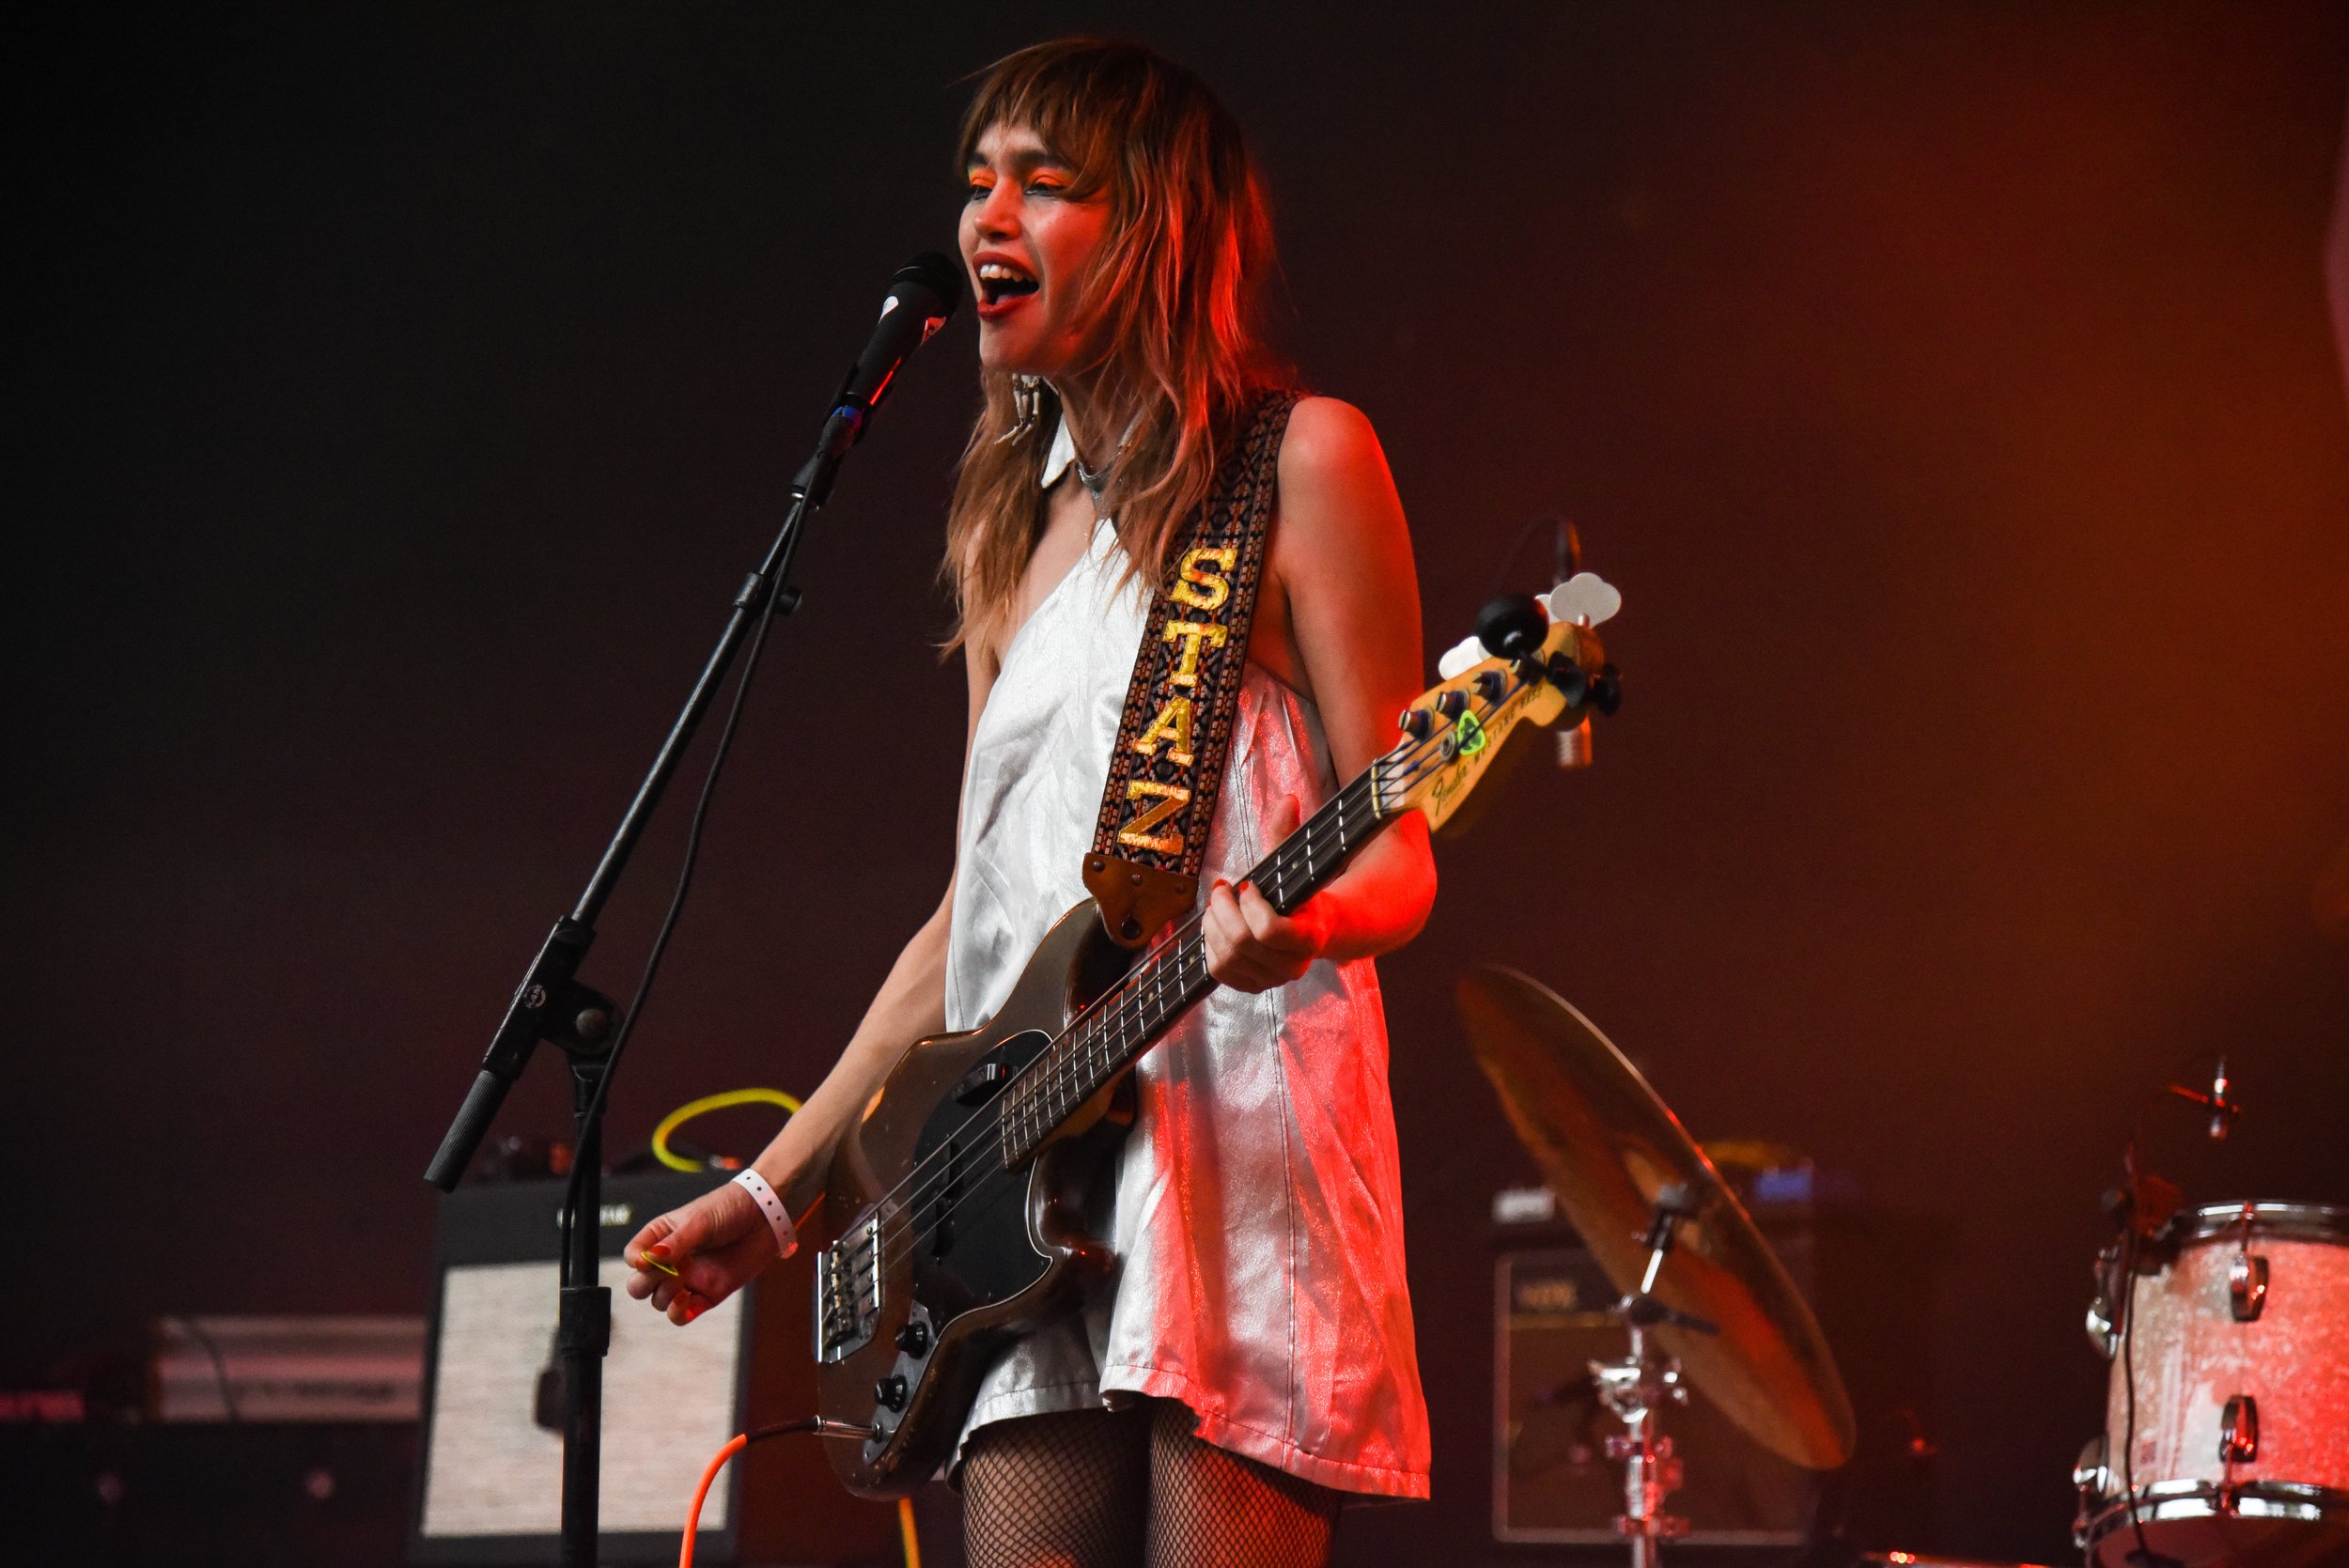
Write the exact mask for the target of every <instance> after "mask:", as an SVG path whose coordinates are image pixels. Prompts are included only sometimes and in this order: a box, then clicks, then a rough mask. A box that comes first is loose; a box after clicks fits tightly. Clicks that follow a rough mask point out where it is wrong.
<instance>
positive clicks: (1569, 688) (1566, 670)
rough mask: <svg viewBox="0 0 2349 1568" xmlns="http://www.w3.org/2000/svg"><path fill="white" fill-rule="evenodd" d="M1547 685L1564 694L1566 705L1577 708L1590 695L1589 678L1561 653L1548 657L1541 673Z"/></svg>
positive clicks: (1580, 667) (1579, 667) (1578, 666)
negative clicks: (1545, 666) (1547, 682)
mask: <svg viewBox="0 0 2349 1568" xmlns="http://www.w3.org/2000/svg"><path fill="white" fill-rule="evenodd" d="M1542 673H1543V675H1545V677H1547V678H1548V681H1549V684H1550V685H1552V686H1554V687H1556V688H1557V689H1558V690H1559V691H1562V692H1563V693H1564V694H1565V699H1566V702H1567V703H1568V705H1570V706H1580V704H1581V702H1582V699H1583V698H1585V697H1587V696H1589V695H1590V694H1591V677H1590V676H1588V675H1584V674H1583V673H1582V666H1581V665H1579V664H1577V663H1576V662H1575V661H1574V660H1571V659H1568V658H1567V657H1566V656H1565V655H1564V654H1563V653H1553V654H1551V655H1550V656H1549V664H1548V667H1547V668H1546V669H1545V670H1544V671H1543V672H1542Z"/></svg>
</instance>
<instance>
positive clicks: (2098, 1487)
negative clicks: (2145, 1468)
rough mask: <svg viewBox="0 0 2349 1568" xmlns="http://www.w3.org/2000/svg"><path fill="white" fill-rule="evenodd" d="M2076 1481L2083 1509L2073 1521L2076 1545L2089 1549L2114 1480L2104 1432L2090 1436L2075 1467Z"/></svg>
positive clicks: (2073, 1535)
mask: <svg viewBox="0 0 2349 1568" xmlns="http://www.w3.org/2000/svg"><path fill="white" fill-rule="evenodd" d="M2072 1484H2073V1485H2074V1486H2076V1487H2077V1488H2078V1489H2079V1494H2080V1511H2079V1515H2078V1517H2077V1518H2075V1519H2074V1520H2073V1521H2072V1545H2075V1546H2078V1547H2080V1548H2081V1549H2082V1550H2085V1549H2086V1548H2087V1546H2088V1541H2089V1526H2090V1525H2091V1524H2092V1523H2093V1522H2094V1520H2095V1517H2096V1514H2097V1513H2098V1511H2099V1510H2101V1509H2102V1508H2103V1506H2104V1501H2105V1498H2106V1495H2107V1494H2108V1491H2109V1490H2110V1486H2111V1483H2110V1478H2109V1476H2108V1473H2107V1471H2106V1468H2105V1435H2104V1434H2103V1433H2101V1432H2099V1433H2098V1434H2096V1436H2093V1437H2091V1438H2089V1439H2088V1442H2087V1445H2086V1446H2085V1447H2083V1448H2082V1449H2081V1450H2080V1456H2079V1458H2078V1459H2077V1461H2076V1462H2075V1463H2074V1464H2073V1466H2072Z"/></svg>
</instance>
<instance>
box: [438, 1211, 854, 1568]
mask: <svg viewBox="0 0 2349 1568" xmlns="http://www.w3.org/2000/svg"><path fill="white" fill-rule="evenodd" d="M723 1179H724V1177H723V1173H722V1172H708V1173H695V1174H692V1175H681V1174H661V1175H654V1176H638V1177H617V1178H611V1179H607V1180H606V1181H605V1183H604V1184H603V1213H602V1215H601V1217H600V1220H601V1222H600V1225H599V1240H600V1244H601V1245H600V1247H599V1251H600V1252H601V1254H602V1258H603V1263H602V1269H601V1278H602V1282H603V1283H604V1284H606V1285H609V1286H611V1287H612V1290H613V1295H614V1301H613V1314H612V1315H613V1324H612V1352H611V1354H610V1356H608V1357H607V1358H605V1360H604V1364H603V1470H602V1478H603V1479H602V1527H603V1534H602V1545H601V1560H603V1561H604V1562H607V1563H651V1562H667V1561H674V1560H676V1557H677V1539H678V1535H679V1533H680V1532H681V1531H682V1530H683V1529H684V1528H685V1514H686V1509H687V1506H688V1505H689V1504H690V1502H691V1501H692V1495H693V1488H694V1486H695V1484H696V1483H698V1482H699V1481H700V1479H701V1473H702V1469H703V1467H705V1466H706V1465H708V1463H709V1460H710V1458H711V1456H712V1455H714V1454H715V1453H716V1452H718V1450H719V1449H720V1448H721V1447H723V1445H724V1444H725V1442H726V1441H727V1439H728V1438H730V1437H732V1436H734V1435H735V1434H736V1433H738V1432H742V1431H745V1430H747V1429H749V1428H750V1427H753V1426H761V1425H768V1424H770V1423H773V1422H778V1421H791V1420H795V1419H797V1418H800V1417H804V1416H809V1415H813V1414H814V1413H815V1409H816V1369H815V1361H814V1358H813V1355H812V1353H811V1351H810V1349H809V1345H810V1343H811V1341H812V1330H811V1326H810V1320H809V1312H810V1308H809V1296H810V1291H811V1289H812V1286H811V1283H810V1281H809V1277H808V1265H807V1264H806V1262H805V1261H804V1257H805V1254H804V1253H803V1254H802V1255H801V1257H800V1258H795V1259H792V1260H789V1261H787V1262H785V1263H782V1264H778V1265H775V1266H774V1267H773V1268H771V1269H770V1270H769V1271H768V1272H767V1274H766V1275H765V1276H763V1277H762V1278H761V1279H759V1280H758V1281H754V1283H753V1284H752V1285H750V1286H749V1287H747V1288H746V1289H744V1290H742V1291H740V1292H738V1293H737V1294H736V1295H735V1296H732V1297H730V1298H729V1299H727V1300H726V1301H723V1302H722V1303H720V1304H719V1305H718V1306H716V1307H714V1308H712V1309H710V1310H709V1311H708V1312H705V1313H704V1314H703V1315H702V1316H701V1317H699V1318H697V1319H696V1320H694V1322H693V1323H692V1325H690V1326H689V1327H683V1328H679V1327H675V1326H673V1325H672V1324H670V1323H669V1322H668V1320H667V1319H666V1318H664V1317H662V1316H661V1315H660V1314H658V1313H656V1312H653V1311H652V1310H651V1309H650V1308H649V1307H646V1306H645V1305H643V1304H642V1303H640V1302H636V1301H631V1300H630V1299H629V1298H628V1296H627V1295H626V1294H625V1292H624V1291H623V1290H622V1288H621V1287H622V1285H623V1282H624V1281H626V1279H627V1278H628V1268H627V1265H625V1264H624V1263H623V1262H622V1261H621V1258H620V1250H621V1248H622V1247H623V1246H624V1245H625V1244H626V1243H627V1241H628V1238H629V1237H630V1236H631V1235H633V1234H635V1233H636V1231H637V1229H638V1228H639V1227H640V1226H642V1225H643V1224H644V1223H645V1221H646V1220H647V1219H651V1218H652V1217H653V1216H655V1215H657V1214H660V1213H662V1212H663V1211H665V1210H667V1209H671V1208H674V1207H676V1206H677V1205H678V1204H679V1203H685V1202H686V1201H688V1200H689V1199H692V1198H693V1197H695V1196H696V1195H698V1194H700V1193H702V1192H706V1191H708V1189H709V1188H713V1187H715V1186H717V1185H718V1184H719V1183H720V1182H721V1181H723ZM562 1203H563V1183H561V1182H559V1181H555V1182H521V1183H515V1184H511V1185H507V1186H480V1187H468V1188H459V1190H458V1191H456V1192H454V1193H451V1194H450V1195H449V1196H448V1197H446V1198H444V1199H443V1200H442V1203H441V1215H440V1222H439V1225H438V1227H437V1232H436V1235H435V1238H434V1245H433V1253H434V1269H435V1273H436V1284H435V1288H434V1291H433V1310H432V1315H431V1326H430V1330H429V1334H428V1343H427V1352H426V1360H425V1368H424V1410H423V1432H424V1442H423V1452H422V1459H421V1463H420V1464H419V1465H418V1467H417V1483H416V1496H415V1502H414V1510H413V1515H412V1530H411V1532H410V1536H409V1551H408V1555H409V1560H410V1561H412V1562H416V1563H445V1564H457V1563H467V1564H471V1563H481V1564H490V1563H540V1562H546V1563H552V1562H555V1561H557V1560H559V1556H560V1553H559V1550H558V1547H559V1538H558V1534H557V1531H558V1529H559V1525H560V1520H561V1512H562V1494H563V1483H562V1462H563V1437H562V1404H563V1402H562V1383H561V1376H562V1374H561V1373H560V1371H559V1370H558V1366H557V1363H556V1361H555V1359H554V1317H555V1281H556V1274H557V1258H558V1256H559V1251H560V1246H561V1230H560V1213H561V1209H562ZM822 1440H823V1439H819V1438H816V1437H801V1436H787V1437H777V1438H774V1439H771V1440H770V1441H768V1442H764V1443H759V1444H755V1445H754V1446H753V1447H751V1448H750V1449H748V1450H745V1451H744V1452H742V1453H741V1454H739V1455H738V1456H737V1457H736V1458H735V1459H734V1461H733V1462H732V1463H731V1464H730V1465H728V1466H727V1467H726V1471H725V1473H724V1474H723V1475H722V1476H721V1477H720V1479H719V1483H718V1484H717V1485H715V1486H713V1487H712V1488H711V1489H710V1494H709V1498H708V1501H707V1502H705V1503H704V1504H703V1507H702V1517H701V1530H700V1535H699V1540H698V1542H697V1543H696V1546H695V1556H696V1559H697V1560H700V1561H705V1562H710V1563H749V1562H759V1563H804V1564H816V1563H846V1562H869V1561H880V1560H888V1559H890V1558H893V1557H894V1554H895V1545H896V1536H897V1529H896V1516H895V1513H894V1509H892V1508H891V1507H890V1506H889V1505H887V1504H885V1503H876V1502H869V1501H865V1500H863V1499H861V1498H853V1497H850V1496H849V1495H848V1492H847V1491H846V1490H844V1489H843V1488H842V1487H841V1485H840V1483H839V1482H838V1481H837V1480H836V1479H834V1477H833V1475H832V1467H831V1464H830V1462H829V1461H828V1460H827V1459H826V1457H825V1456H824V1454H823V1452H821V1451H820V1450H819V1449H818V1448H817V1443H818V1442H820V1441H822Z"/></svg>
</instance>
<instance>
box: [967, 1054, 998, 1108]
mask: <svg viewBox="0 0 2349 1568" xmlns="http://www.w3.org/2000/svg"><path fill="white" fill-rule="evenodd" d="M1010 1081H1011V1069H1010V1068H1009V1067H1007V1066H1005V1065H1004V1064H1003V1058H1002V1057H1000V1056H990V1057H988V1058H987V1060H985V1061H983V1062H981V1063H979V1064H978V1065H977V1066H975V1067H973V1068H972V1069H971V1070H970V1071H969V1072H967V1073H965V1074H963V1075H962V1081H961V1082H960V1083H957V1084H956V1085H955V1103H956V1104H957V1105H964V1106H977V1105H985V1104H986V1103H987V1102H988V1101H989V1100H991V1099H993V1098H994V1097H995V1096H996V1095H998V1094H1002V1093H1003V1085H1004V1084H1006V1083H1009V1082H1010Z"/></svg>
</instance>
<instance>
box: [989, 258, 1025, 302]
mask: <svg viewBox="0 0 2349 1568" xmlns="http://www.w3.org/2000/svg"><path fill="white" fill-rule="evenodd" d="M1037 287H1038V285H1037V283H1036V280H1035V278H1034V276H1033V275H1032V274H1030V273H1029V272H1026V271H1025V270H1023V269H1021V268H1019V267H1016V266H1013V265H1011V264H1010V263H1008V262H1003V261H983V262H981V263H979V300H980V303H983V304H990V305H991V304H1000V303H1003V301H1005V300H1016V299H1021V298H1024V297H1026V296H1027V295H1030V294H1033V293H1034V292H1035V291H1036V288H1037Z"/></svg>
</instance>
